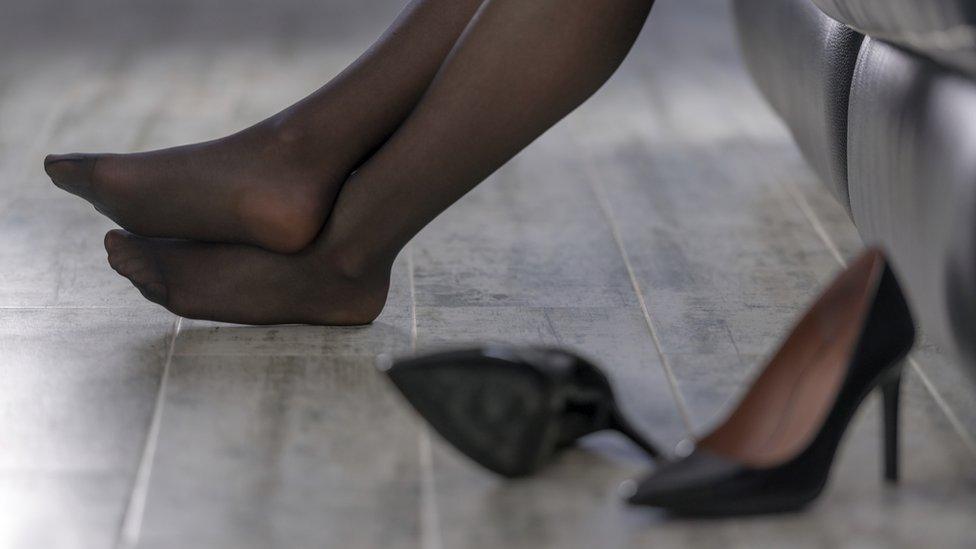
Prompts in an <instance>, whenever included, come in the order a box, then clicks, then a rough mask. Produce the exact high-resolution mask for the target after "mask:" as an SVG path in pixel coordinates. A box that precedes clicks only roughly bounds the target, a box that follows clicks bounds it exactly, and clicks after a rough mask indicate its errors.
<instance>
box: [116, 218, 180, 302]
mask: <svg viewBox="0 0 976 549" xmlns="http://www.w3.org/2000/svg"><path fill="white" fill-rule="evenodd" d="M105 251H107V252H108V263H109V265H111V266H112V268H113V269H115V272H117V273H119V274H120V275H122V276H124V277H126V278H128V279H129V282H131V283H132V285H133V286H135V287H136V289H138V290H139V291H140V292H141V293H142V295H143V296H144V297H145V298H146V299H148V300H149V301H152V302H153V303H158V304H160V305H163V304H165V302H166V286H165V285H164V284H163V282H162V279H161V277H160V274H159V271H158V269H157V268H156V265H155V262H154V261H153V258H152V256H151V254H150V253H149V252H147V251H146V250H145V249H144V248H143V247H142V246H140V245H139V242H138V237H136V236H134V235H132V234H129V233H127V232H125V231H120V230H118V229H115V230H111V231H109V232H108V233H107V234H106V235H105Z"/></svg>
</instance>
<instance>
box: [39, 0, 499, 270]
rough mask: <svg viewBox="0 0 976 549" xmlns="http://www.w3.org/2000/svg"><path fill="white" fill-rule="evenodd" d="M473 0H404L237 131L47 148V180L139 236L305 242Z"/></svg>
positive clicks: (277, 246)
mask: <svg viewBox="0 0 976 549" xmlns="http://www.w3.org/2000/svg"><path fill="white" fill-rule="evenodd" d="M480 5H481V0H413V1H412V2H410V4H409V5H408V6H407V7H406V9H404V11H403V13H402V14H401V15H400V17H399V18H398V19H397V20H396V21H395V22H394V23H393V25H391V27H390V28H389V29H388V31H387V32H386V33H385V34H384V35H383V36H382V37H381V38H380V39H379V40H378V41H377V42H376V44H374V45H373V47H371V48H370V49H369V50H368V51H367V52H366V53H364V54H363V55H362V56H361V57H360V58H359V59H358V60H356V61H355V62H354V63H353V64H352V65H350V66H349V67H348V68H347V69H346V70H345V71H343V72H342V74H340V75H339V76H337V77H336V78H335V79H333V80H332V81H331V82H329V83H328V84H326V85H325V86H324V87H322V88H321V89H320V90H318V91H316V92H315V93H313V94H312V95H310V96H309V97H307V98H305V99H304V100H302V101H300V102H299V103H297V104H295V105H293V106H292V107H290V108H288V109H286V110H285V111H283V112H282V113H279V114H278V115H275V116H273V117H271V118H269V119H268V120H265V121H264V122H261V123H259V124H257V125H255V126H253V127H251V128H248V129H246V130H244V131H242V132H239V133H236V134H234V135H231V136H229V137H225V138H222V139H217V140H215V141H210V142H206V143H199V144H195V145H187V146H182V147H176V148H172V149H165V150H160V151H153V152H147V153H138V154H104V155H78V154H70V155H52V156H49V157H48V158H47V159H45V162H44V167H45V170H46V171H47V173H48V175H50V176H51V179H52V180H53V181H54V183H55V184H56V185H57V186H58V187H60V188H62V189H64V190H66V191H68V192H70V193H72V194H76V195H78V196H80V197H82V198H84V199H85V200H88V201H89V202H91V203H92V204H93V205H94V206H95V208H96V209H98V210H99V211H100V212H102V213H104V214H105V215H106V216H108V217H110V218H111V219H113V220H114V221H116V222H117V223H118V224H119V225H121V226H122V227H123V228H125V229H127V230H129V231H131V232H133V233H138V234H140V235H143V236H154V237H166V238H183V239H191V240H200V241H209V242H231V243H243V244H252V245H256V246H259V247H262V248H265V249H268V250H272V251H276V252H281V253H294V252H297V251H299V250H301V249H302V248H304V247H305V246H306V245H308V244H309V243H310V242H311V241H312V240H313V239H314V238H315V236H316V235H317V234H318V233H319V231H320V230H321V228H322V224H323V223H324V222H325V219H326V218H327V217H328V215H329V212H330V211H331V209H332V202H333V201H334V199H335V196H336V193H337V192H338V190H339V187H340V186H341V185H342V182H343V181H344V180H345V179H346V177H347V176H348V175H349V173H350V172H351V171H352V170H354V169H355V168H356V166H357V165H358V164H360V163H361V162H362V161H363V160H364V158H365V157H366V156H368V155H369V154H370V153H371V152H372V151H374V150H375V149H376V148H377V147H378V146H379V145H380V144H382V143H383V141H384V140H385V139H386V138H387V137H388V136H389V135H390V134H391V133H393V131H394V130H395V129H396V127H397V126H398V125H399V124H400V123H401V122H402V121H403V119H404V118H406V117H407V115H408V114H409V113H410V111H411V109H412V108H413V107H414V105H416V103H417V101H418V100H419V99H420V97H421V95H422V94H423V92H424V90H426V89H427V86H428V85H429V84H430V81H431V79H432V78H433V77H434V74H435V73H436V72H437V69H438V68H439V67H440V65H441V63H442V62H443V60H444V57H446V56H447V54H448V52H450V50H451V47H452V46H453V45H454V43H455V41H456V40H457V38H458V36H459V35H460V34H461V31H462V30H463V29H464V27H465V25H467V24H468V22H469V21H470V20H471V17H472V16H473V15H474V13H475V12H476V10H477V8H478V6H480Z"/></svg>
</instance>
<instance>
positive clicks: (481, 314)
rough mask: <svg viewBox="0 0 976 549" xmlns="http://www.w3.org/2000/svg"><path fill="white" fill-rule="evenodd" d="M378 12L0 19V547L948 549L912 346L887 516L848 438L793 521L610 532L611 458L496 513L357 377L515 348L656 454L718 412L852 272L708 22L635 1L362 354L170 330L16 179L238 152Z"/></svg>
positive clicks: (945, 463) (933, 408)
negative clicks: (843, 274)
mask: <svg viewBox="0 0 976 549" xmlns="http://www.w3.org/2000/svg"><path fill="white" fill-rule="evenodd" d="M403 4H404V2H403V1H402V0H318V1H312V0H307V1H305V0H283V1H276V2H264V1H244V0H223V1H217V0H204V1H199V0H198V1H177V0H167V1H153V2H150V1H145V0H135V1H124V2H123V1H107V0H86V1H85V2H65V1H54V0H35V1H32V2H13V1H10V0H0V13H2V16H0V265H2V276H0V380H2V381H3V383H2V384H0V546H4V547H32V548H33V547H85V548H88V547H132V546H140V547H269V546H284V547H313V546H314V547H321V546H326V547H343V548H348V547H423V548H424V549H439V548H454V547H499V546H505V547H526V548H528V547H533V548H537V547H596V546H601V547H638V546H640V547H645V546H655V547H659V546H660V547H664V546H703V547H704V546H715V545H719V544H722V545H726V546H738V547H756V546H786V545H789V546H797V545H799V546H809V547H815V546H831V547H840V546H846V547H854V546H883V545H889V546H905V547H909V546H914V547H917V546H920V545H923V544H925V545H928V546H932V547H936V546H938V547H948V546H960V547H961V546H970V547H971V546H973V544H974V543H976V538H974V537H973V536H974V534H973V532H972V528H971V520H972V510H973V509H974V508H976V489H974V486H976V478H974V469H976V468H974V467H973V464H974V463H976V445H974V444H973V436H974V434H976V404H974V399H973V398H972V395H973V393H972V386H971V384H969V383H968V382H967V381H966V379H965V377H964V375H963V374H962V371H961V369H960V368H959V367H958V366H957V365H956V364H955V363H953V361H952V360H950V359H949V358H947V357H946V356H945V355H944V354H943V353H941V352H940V351H939V350H938V349H936V348H935V347H934V346H932V345H930V344H928V343H927V342H923V343H922V344H921V345H920V346H919V348H918V350H917V352H916V355H915V357H916V359H917V363H918V364H917V366H916V367H914V368H913V369H912V372H911V374H910V376H909V379H908V381H907V384H908V388H907V391H906V395H907V396H906V397H905V398H906V401H907V403H908V406H907V411H906V422H905V430H906V431H905V442H904V443H905V448H904V449H905V452H904V458H905V459H904V462H905V471H904V474H903V476H904V482H903V483H902V485H901V486H900V487H899V488H897V489H890V488H885V487H884V486H883V485H882V484H881V482H880V472H879V465H878V455H877V451H878V442H879V441H878V439H877V422H878V417H877V416H878V414H876V410H875V407H874V406H870V407H867V409H865V411H864V413H863V414H862V417H861V418H860V419H859V421H858V422H857V423H856V425H855V428H854V429H853V432H852V433H851V434H850V436H849V437H848V442H847V443H846V444H845V447H844V450H843V451H842V453H841V456H840V463H839V464H838V466H837V468H836V469H835V471H834V474H833V482H832V484H831V487H830V488H829V491H828V493H827V495H825V497H824V499H823V500H822V501H821V502H819V503H818V504H817V505H816V506H815V507H814V508H813V509H811V510H810V511H809V512H807V513H803V514H800V515H791V516H786V517H762V518H756V519H750V520H728V521H707V522H689V521H681V520H672V519H668V518H667V517H663V516H661V515H658V514H655V513H654V512H652V511H647V510H641V509H629V508H626V507H625V506H624V505H623V504H622V503H620V501H619V498H618V496H617V487H618V485H619V483H620V482H621V481H623V480H626V479H627V478H630V477H633V476H636V475H641V474H643V473H644V472H646V471H647V470H649V469H650V467H651V464H650V463H647V462H646V461H644V460H643V459H642V458H641V457H640V455H639V453H637V452H635V451H634V450H633V449H632V448H629V447H628V446H627V445H626V444H625V443H623V442H622V441H620V440H617V439H614V438H612V437H611V438H609V439H607V438H597V439H595V440H593V441H589V442H588V443H587V444H585V445H584V447H583V448H581V449H574V450H572V451H571V452H569V453H568V454H567V455H566V456H564V457H563V458H562V459H561V460H560V462H559V463H558V464H556V466H554V467H553V468H551V469H550V470H547V471H546V472H545V473H544V474H542V475H540V477H538V478H535V479H532V480H530V481H525V482H519V483H506V482H503V481H501V480H499V479H497V478H494V477H492V476H490V475H488V474H486V473H484V472H483V471H482V470H480V469H478V468H477V467H475V466H473V465H471V464H470V463H468V462H467V461H465V460H464V459H463V458H461V457H460V456H458V455H457V454H456V453H454V451H453V450H452V449H450V448H449V447H447V446H446V445H444V444H442V443H441V442H440V440H439V439H437V438H436V437H435V436H433V435H430V434H429V433H428V432H427V431H426V429H425V428H424V426H423V425H422V424H421V423H420V422H419V421H417V419H416V418H415V417H414V416H413V414H412V412H411V411H410V410H408V409H407V408H406V407H405V406H404V405H403V403H402V402H401V401H400V400H399V399H398V397H397V396H396V395H394V394H393V393H392V391H391V390H390V388H389V387H388V386H387V385H386V383H385V381H384V380H383V379H381V378H380V377H379V376H378V375H377V374H376V373H375V372H374V369H373V360H374V358H375V356H376V355H377V354H379V353H381V352H393V353H406V352H410V351H411V350H412V349H414V348H419V349H432V348H439V347H444V346H454V345H459V344H462V343H465V342H470V341H485V340H496V341H504V342H514V343H546V344H554V345H562V346H567V347H570V348H573V349H575V350H577V351H579V352H582V353H584V354H586V355H588V356H592V357H594V358H595V359H596V360H597V362H600V363H601V364H604V365H605V367H606V368H607V369H608V371H609V372H610V374H611V377H612V378H613V381H614V383H615V385H616V387H617V390H618V392H619V393H620V395H621V398H622V400H623V403H624V406H625V408H626V409H627V411H628V413H629V414H630V415H631V416H632V417H634V418H635V419H636V421H637V423H639V425H640V427H641V428H642V430H644V431H645V432H646V433H647V434H648V435H649V436H651V437H652V438H654V439H655V440H658V441H660V442H661V443H662V444H663V445H664V446H665V447H668V448H671V447H674V445H676V444H677V443H678V442H679V441H681V440H682V439H684V438H686V437H689V436H692V435H694V434H695V433H701V432H703V431H704V430H705V429H706V428H707V426H708V425H709V424H710V423H711V422H712V421H714V419H715V418H716V417H718V416H719V415H720V414H721V413H722V412H723V411H724V410H725V409H726V407H727V405H728V403H729V402H730V401H731V400H732V399H734V395H735V394H736V391H737V390H738V389H739V387H740V385H741V383H742V382H744V381H745V380H747V379H749V377H750V375H752V373H753V372H754V371H755V369H756V368H757V367H759V366H760V365H761V364H762V362H763V358H764V356H765V355H766V354H767V353H768V352H769V351H770V350H771V349H773V348H774V347H775V346H776V344H777V343H778V341H779V339H780V337H782V335H783V334H784V333H785V332H786V331H787V330H788V328H789V326H790V325H791V323H792V320H793V319H794V318H795V317H796V316H797V315H798V314H799V313H800V312H801V311H802V309H803V308H804V307H805V305H806V304H807V302H808V301H809V300H810V299H812V298H813V296H814V295H816V292H817V291H818V289H819V288H820V287H821V285H823V284H824V283H825V282H826V281H828V280H829V279H830V278H831V277H832V276H833V274H834V273H835V272H836V271H837V270H838V269H839V268H840V260H842V259H843V258H849V257H851V256H853V255H855V254H856V253H857V252H858V251H859V250H860V248H861V242H860V239H859V237H858V234H857V231H856V230H855V228H854V226H853V225H852V224H851V222H850V220H849V217H848V215H847V213H846V212H845V211H844V209H843V208H842V207H841V206H839V205H838V204H837V203H836V202H835V201H834V200H833V199H832V198H831V197H830V196H829V195H828V194H827V193H826V192H824V190H823V187H822V184H821V182H820V181H819V180H818V178H817V176H816V175H814V174H813V172H812V171H811V170H810V169H809V168H808V167H807V165H806V163H805V162H804V160H803V159H802V157H801V156H800V154H799V152H798V151H797V149H796V146H795V145H794V143H793V141H792V139H791V138H790V135H789V133H788V131H787V130H786V128H785V127H784V126H783V124H782V123H781V122H780V121H779V119H778V118H776V116H775V115H774V114H773V112H772V111H771V110H770V108H769V107H768V105H767V104H766V102H765V101H763V99H762V98H761V97H760V95H759V93H758V92H757V91H756V89H755V87H754V85H753V83H752V81H751V80H750V78H749V76H748V75H747V73H746V71H745V69H744V67H743V63H742V61H741V58H740V55H739V50H738V44H737V41H736V38H735V34H734V32H733V28H732V22H731V14H730V9H729V5H728V4H727V3H726V2H721V1H718V0H660V1H659V2H658V5H657V6H656V7H655V9H654V12H653V13H652V15H651V20H650V23H649V24H648V26H647V28H646V29H645V31H644V33H643V35H642V37H641V39H640V40H639V41H638V43H637V45H636V46H635V48H634V51H633V53H632V55H631V56H630V57H629V59H628V60H627V62H626V63H625V64H624V66H623V67H622V68H621V70H620V71H619V72H618V73H617V74H616V76H615V77H614V78H613V79H612V80H611V82H610V83H609V84H608V85H607V86H606V87H605V88H604V89H603V90H602V91H601V92H600V93H599V94H598V95H597V96H596V97H595V98H594V99H593V100H591V101H590V102H589V103H587V104H586V105H585V106H584V107H583V108H581V109H580V110H579V111H578V112H576V113H574V114H573V115H571V116H570V117H569V118H568V119H567V120H565V121H564V122H562V123H561V124H560V125H559V126H557V127H556V128H555V129H554V130H552V131H551V132H550V133H548V134H547V135H546V136H544V137H543V138H542V139H540V140H539V141H538V142H536V143H534V144H533V145H532V146H531V147H530V148H529V149H527V150H526V151H525V152H524V153H523V154H521V155H519V156H518V157H517V158H516V159H515V160H513V161H512V162H511V163H510V164H509V165H507V166H506V167H504V168H503V169H502V170H500V171H499V172H498V173H497V174H496V175H495V176H493V177H492V178H491V179H490V180H489V181H488V182H486V183H485V184H483V185H482V186H481V187H479V188H478V189H477V190H476V191H475V192H473V193H472V194H471V195H469V196H467V197H465V198H464V199H463V200H462V201H461V202H460V203H459V204H458V205H456V206H455V207H454V208H452V209H451V210H449V211H448V212H446V213H445V214H444V215H443V216H441V217H440V218H438V219H437V220H436V221H435V222H434V223H433V224H431V226H429V227H428V228H427V229H425V230H424V232H423V233H421V235H420V236H418V237H417V239H416V240H415V241H414V243H412V244H411V246H410V247H409V248H408V249H407V250H406V251H405V253H404V254H403V256H402V257H401V258H400V260H399V261H398V264H397V267H396V271H395V273H394V287H393V290H392V295H391V299H390V302H389V304H388V306H387V309H386V311H385V312H384V314H383V316H382V317H381V318H380V319H379V320H378V321H377V322H376V323H375V324H374V325H372V326H369V327H366V328H319V327H258V328H255V327H241V326H227V325H218V324H215V323H207V322H198V321H188V320H181V319H177V318H174V317H173V315H170V314H169V313H167V312H166V311H164V310H162V309H159V308H157V307H155V306H153V305H151V304H149V303H146V302H145V301H144V300H143V299H142V298H141V296H139V295H138V293H137V292H136V291H135V290H133V289H132V288H131V286H130V285H129V284H128V282H127V281H125V280H123V279H120V278H119V277H117V276H115V274H114V273H113V272H111V270H110V269H109V268H108V266H107V264H106V263H105V259H104V251H103V249H102V247H101V240H102V236H103V234H104V232H105V231H106V230H108V229H110V228H112V224H111V223H110V222H109V221H107V220H105V219H104V218H102V217H101V216H99V215H97V214H96V213H95V212H94V211H92V209H91V208H90V207H88V206H87V205H85V204H83V203H81V202H80V201H78V200H76V199H74V198H73V197H70V196H68V195H65V194H63V193H61V192H60V191H58V190H57V189H55V188H54V187H53V186H51V185H50V183H49V181H48V180H47V178H46V177H45V176H44V174H43V171H42V166H41V161H42V158H43V157H44V155H45V154H46V153H48V152H68V151H73V150H81V151H133V150H144V149H149V148H156V147H163V146H169V145H176V144H181V143H187V142H193V141H199V140H203V139H208V138H213V137H217V136H221V135H225V134H226V133H229V132H231V131H234V130H237V129H240V128H243V127H245V126H247V125H249V124H251V123H253V122H256V121H258V120H260V119H262V118H264V117H266V116H268V115H269V114H271V113H273V112H276V111H277V110H279V109H281V108H282V107H284V106H286V105H288V104H290V103H292V102H294V101H295V100H297V99H299V98H301V97H303V96H304V95H306V94H307V93H309V92H310V91H311V90H313V89H315V88H317V87H319V86H320V85H321V84H322V83H324V82H326V81H327V80H328V79H329V78H330V77H332V76H333V75H335V74H336V73H338V72H339V71H340V70H342V68H343V67H345V66H346V64H348V63H349V62H350V61H352V60H353V59H354V58H355V57H356V56H358V55H359V54H360V53H361V52H362V51H363V50H364V49H365V48H366V47H368V46H369V44H370V43H371V42H372V41H373V40H374V39H375V38H376V37H377V36H378V35H379V34H380V33H381V32H382V31H383V29H385V28H386V26H387V25H388V24H389V23H390V22H391V21H392V20H393V18H394V17H395V15H396V14H397V13H398V11H399V10H400V9H401V7H402V6H403ZM639 296H641V297H644V298H645V299H646V303H647V311H646V316H645V312H644V311H643V310H642V308H641V306H640V303H639V299H638V298H639ZM648 323H651V324H652V325H654V326H655V327H656V329H657V333H656V336H657V341H655V338H654V337H652V334H650V333H649V332H648V329H647V325H648Z"/></svg>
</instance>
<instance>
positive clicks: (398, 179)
mask: <svg viewBox="0 0 976 549" xmlns="http://www.w3.org/2000/svg"><path fill="white" fill-rule="evenodd" d="M652 3H653V0H532V1H526V0H488V1H487V2H486V4H485V5H484V6H483V7H482V9H481V10H480V11H479V12H478V14H477V15H476V16H475V18H474V20H473V21H472V22H471V24H470V26H469V27H468V28H467V30H466V31H465V32H464V34H463V35H462V37H461V39H460V40H459V41H458V44H457V46H456V47H455V48H454V50H453V51H452V52H451V54H450V55H449V56H448V58H447V59H446V61H445V63H444V66H443V67H442V68H441V70H440V71H439V72H438V74H437V76H436V77H435V79H434V81H433V82H432V83H431V85H430V88H429V89H428V91H427V93H426V94H425V95H424V97H423V99H422V100H421V101H420V103H419V104H418V105H417V106H416V108H415V109H414V110H413V112H412V113H411V115H410V117H409V118H408V119H407V120H406V121H404V123H403V124H402V125H401V126H400V127H399V129H397V131H396V133H395V134H394V135H393V136H392V137H390V139H389V140H388V141H387V142H386V144H385V145H384V146H383V147H382V148H381V149H380V150H378V151H377V152H376V154H374V155H373V157H372V158H370V159H369V160H368V161H367V162H365V163H364V164H363V165H362V166H361V167H360V168H359V169H358V170H357V171H356V173H355V174H354V175H353V176H352V178H351V179H350V180H349V181H347V182H346V183H345V185H343V187H342V191H341V192H340V194H339V197H338V199H337V201H336V205H335V208H334V210H333V213H332V215H331V216H330V217H329V221H328V223H327V224H326V226H325V229H324V230H323V232H322V234H321V235H320V236H319V238H318V239H317V241H316V242H315V243H313V245H312V246H310V247H309V248H308V249H306V250H304V251H303V252H302V253H300V254H297V255H292V256H283V255H276V254H272V253H268V252H264V251H262V250H257V249H255V248H250V247H245V246H234V245H214V244H202V243H186V242H182V243H179V242H172V241H164V240H153V239H145V238H140V237H135V236H132V235H125V234H123V233H120V232H113V233H109V235H107V237H106V248H107V249H108V252H109V261H110V262H111V263H112V266H113V267H115V268H116V270H117V271H119V272H120V273H121V274H123V275H124V276H127V277H129V278H130V280H132V281H133V283H134V284H135V285H136V286H137V287H138V288H139V289H140V290H142V291H143V293H144V294H145V295H146V296H147V297H148V298H150V299H152V300H154V301H156V302H159V303H162V304H164V305H166V306H167V307H168V308H170V309H171V310H173V311H174V312H176V313H177V314H180V315H183V316H189V317H202V318H209V319H215V320H224V321H232V322H243V323H251V324H258V323H283V322H306V323H318V324H346V323H362V322H368V321H369V320H372V319H373V318H374V317H375V316H376V315H377V314H378V313H379V311H380V309H382V306H383V303H384V301H385V299H386V291H387V286H388V283H389V273H390V266H391V265H392V262H393V260H394V258H395V257H396V255H397V253H398V252H399V251H400V249H401V248H402V247H403V246H404V244H406V242H408V241H409V240H410V239H411V238H412V237H413V236H414V235H415V234H416V233H417V232H418V231H419V230H420V229H421V228H422V227H423V226H424V225H426V224H427V223H428V222H430V221H431V220H432V219H433V218H434V217H436V216H437V215H438V214H439V213H440V212H441V211H443V210H444V209H445V208H447V207H448V206H450V205H451V204H452V203H453V202H454V201H456V200H457V199H458V198H460V197H461V196H462V195H464V194H465V193H466V192H468V191H469V190H471V189H472V188H473V187H474V186H475V185H477V184H478V183H479V182H480V181H482V180H483V179H484V178H485V177H487V176H488V175H489V174H491V173H492V172H493V171H494V170H495V169H497V168H498V167H499V166H501V165H502V164H503V163H505V162H506V161H507V160H508V159H510V158H511V157H512V156H513V155H515V154H516V153H517V152H518V151H519V150H521V149H522V148H523V147H525V146H526V145H528V144H529V143H530V142H531V141H532V140H534V139H535V138H536V137H537V136H539V135H540V134H541V133H543V132H544V131H545V130H546V129H548V128H549V127H550V126H552V125H553V124H555V123H556V122H557V121H558V120H559V119H560V118H562V117H563V116H564V115H566V114H567V113H568V112H570V111H571V110H572V109H574V108H575V107H576V106H577V105H579V104H580V103H581V102H583V101H584V100H585V99H586V98H587V97H589V96H590V94H592V93H593V92H594V91H596V90H597V89H598V88H599V87H600V86H601V85H602V84H603V83H604V82H605V81H606V80H607V79H608V78H609V77H610V75H611V74H612V73H613V71H614V70H615V69H616V67H617V66H618V65H619V64H620V62H621V61H622V60H623V58H624V56H625V55H626V53H627V51H628V50H629V49H630V47H631V45H632V44H633V41H634V39H635V38H636V36H637V34H638V32H639V31H640V29H641V27H642V25H643V22H644V19H645V18H646V16H647V13H648V11H649V10H650V7H651V4H652Z"/></svg>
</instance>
